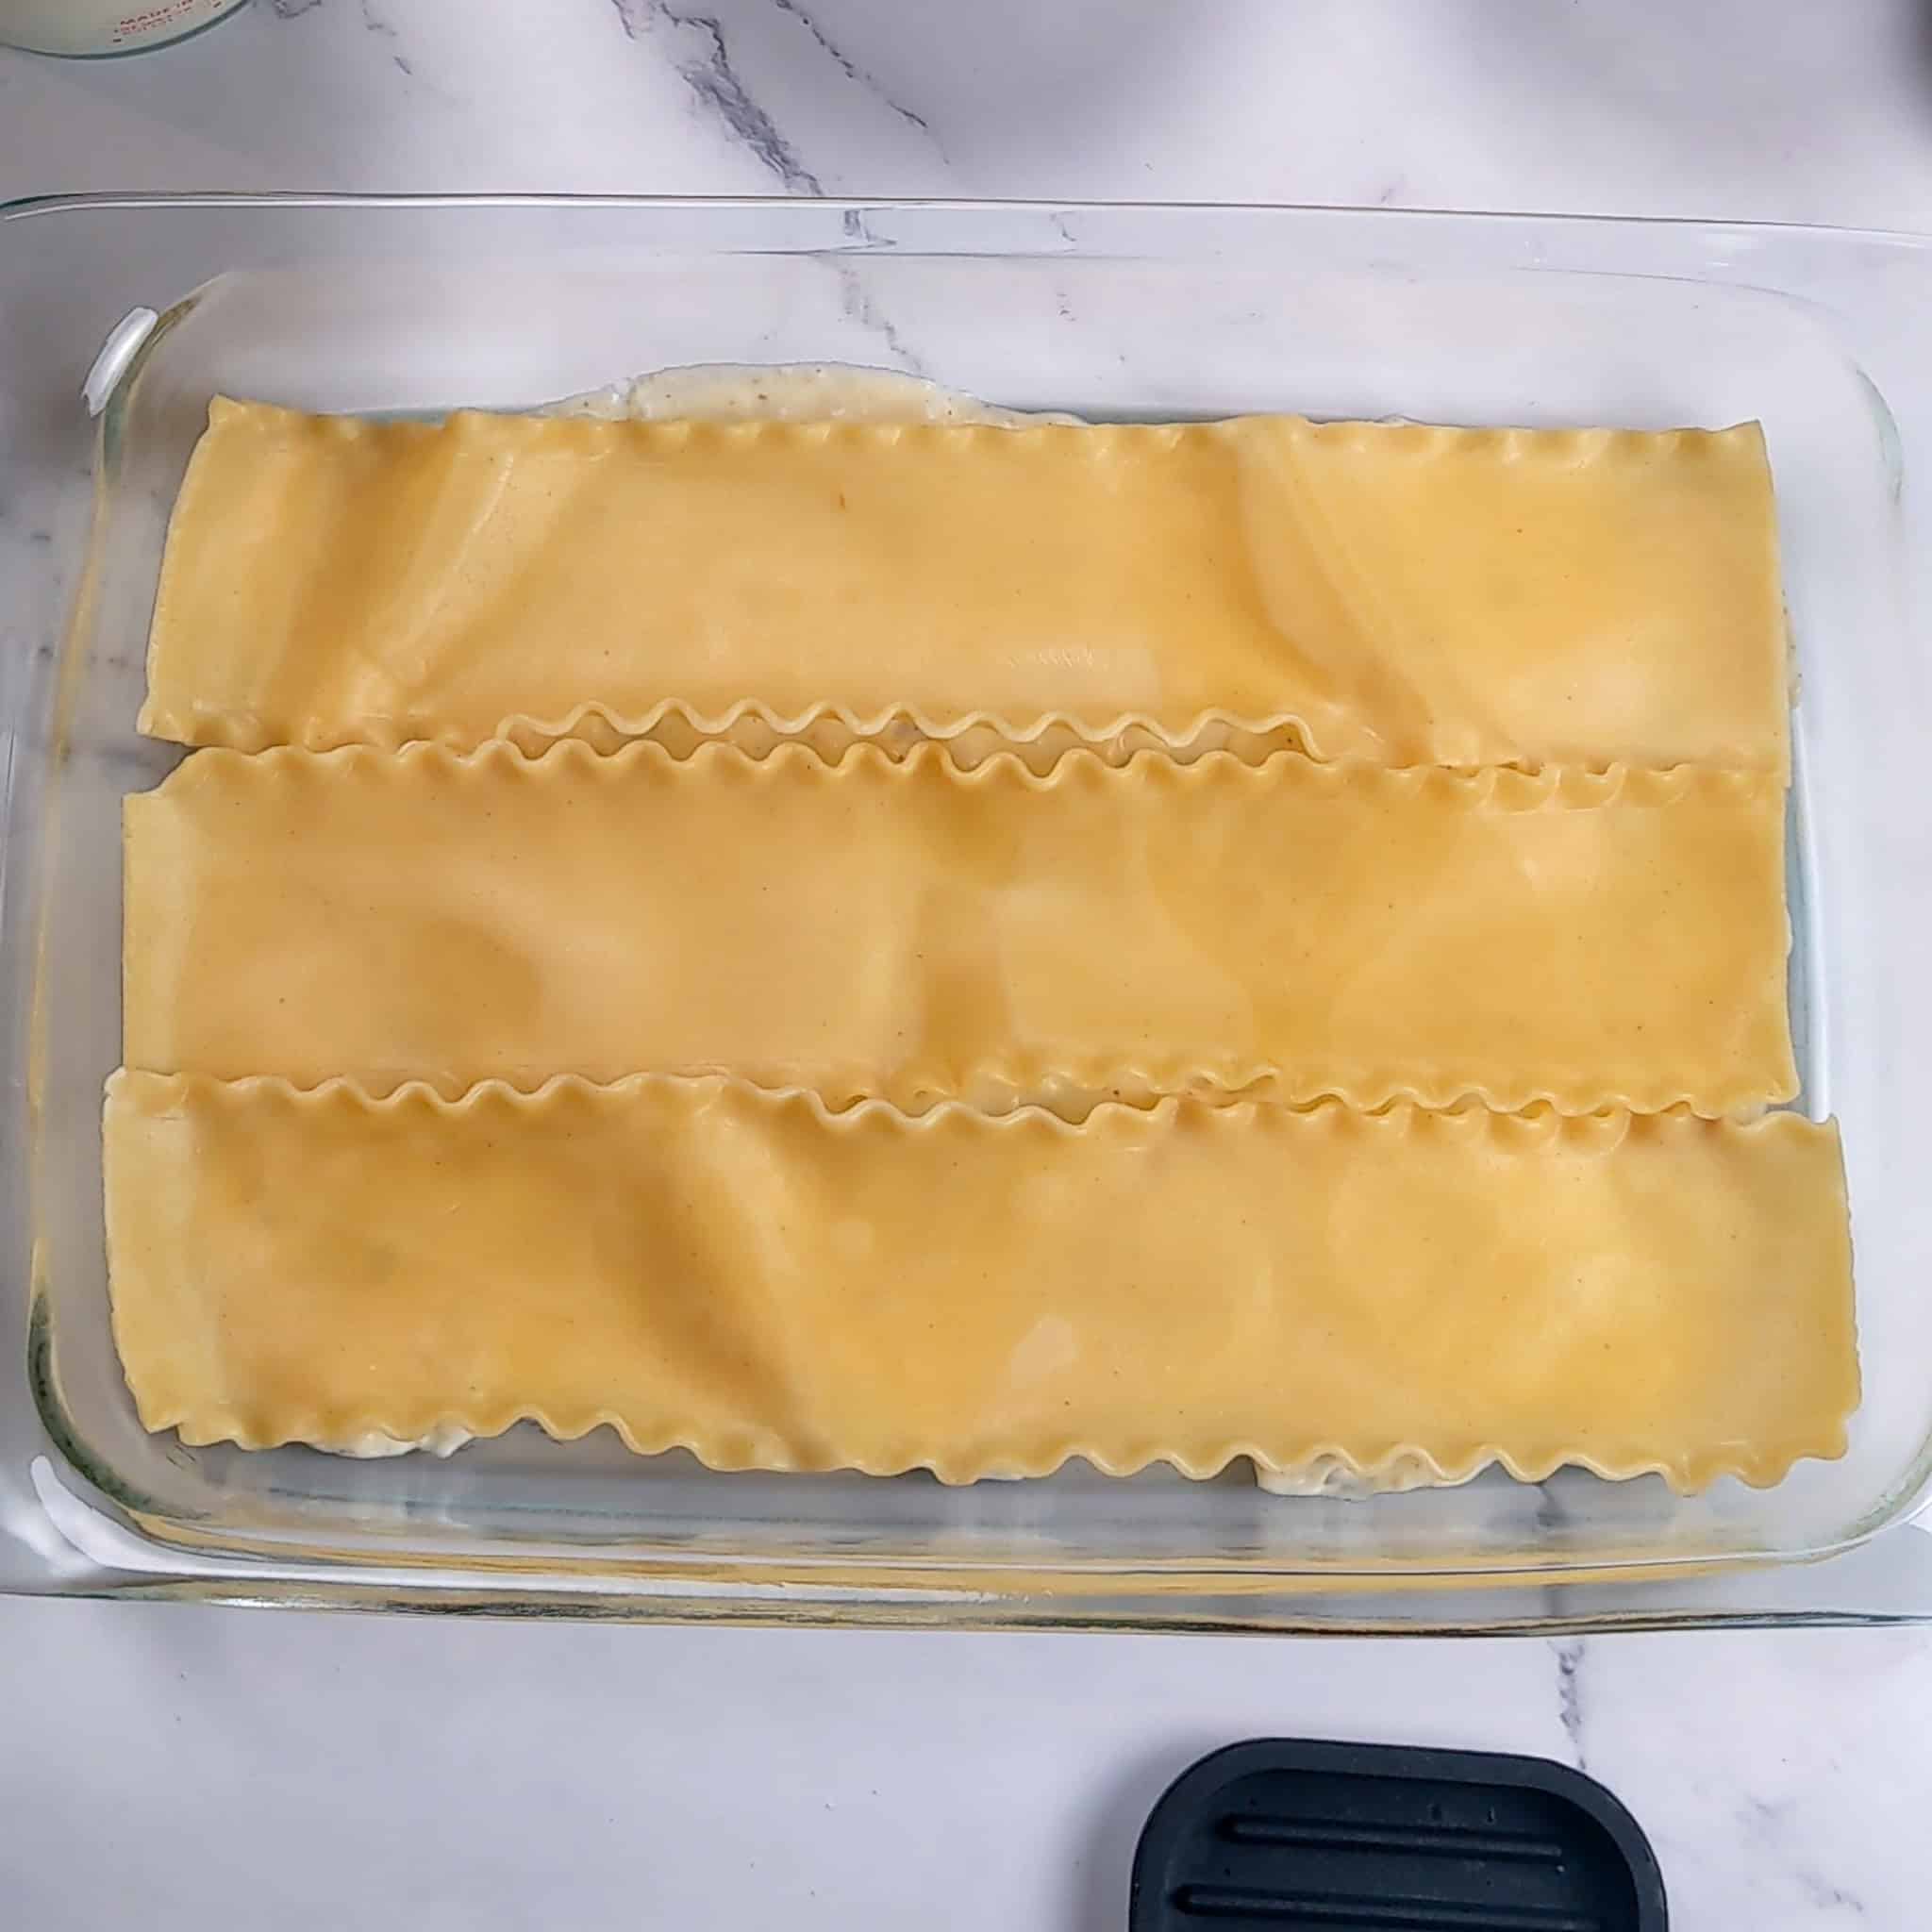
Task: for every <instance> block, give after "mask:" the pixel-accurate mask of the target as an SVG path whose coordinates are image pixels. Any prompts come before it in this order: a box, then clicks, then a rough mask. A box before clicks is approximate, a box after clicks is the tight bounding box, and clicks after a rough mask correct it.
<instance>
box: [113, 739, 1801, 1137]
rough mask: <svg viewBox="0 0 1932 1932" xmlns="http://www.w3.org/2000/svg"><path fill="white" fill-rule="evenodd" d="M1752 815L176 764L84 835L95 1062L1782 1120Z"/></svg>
mask: <svg viewBox="0 0 1932 1932" xmlns="http://www.w3.org/2000/svg"><path fill="white" fill-rule="evenodd" d="M1783 826H1784V819H1783V800H1782V792H1781V788H1780V785H1779V783H1778V781H1777V780H1776V779H1775V778H1773V777H1770V776H1763V775H1754V774H1736V773H1721V772H1707V771H1693V770H1689V769H1684V770H1679V771H1676V772H1673V773H1668V774H1657V773H1625V772H1613V773H1610V774H1606V775H1600V776H1593V775H1591V774H1583V773H1577V772H1574V771H1565V772H1561V773H1557V772H1544V773H1541V774H1524V773H1521V772H1515V771H1507V770H1506V771H1491V772H1485V773H1481V774H1457V773H1452V772H1446V771H1441V770H1434V769H1418V770H1412V771H1402V772H1391V771H1386V770H1382V769H1378V768H1374V767H1361V766H1355V767H1349V766H1336V765H1321V764H1316V763H1313V762H1311V761H1310V760H1308V759H1307V758H1301V757H1298V756H1295V755H1292V754H1290V755H1285V756H1282V757H1278V758H1274V759H1273V760H1271V761H1269V762H1267V763H1266V764H1264V765H1261V766H1259V767H1255V766H1250V765H1247V764H1245V763H1243V762H1241V760H1239V759H1237V758H1232V757H1228V756H1225V755H1218V756H1215V757H1212V758H1207V759H1204V760H1203V761H1201V762H1199V763H1197V764H1195V765H1192V766H1191V767H1188V768H1185V769H1182V768H1177V767H1176V766H1174V764H1172V763H1171V762H1170V761H1168V760H1166V759H1163V758H1156V757H1147V758H1140V759H1137V760H1135V761H1134V762H1133V763H1132V764H1131V765H1129V766H1127V767H1125V768H1124V769H1120V770H1115V769H1109V768H1108V767H1106V766H1104V765H1102V764H1101V763H1100V762H1099V761H1098V760H1096V759H1095V758H1092V757H1091V756H1090V755H1087V754H1084V753H1080V754H1074V755H1073V756H1071V757H1070V758H1067V759H1065V760H1063V761H1062V762H1061V763H1060V764H1059V766H1058V768H1057V769H1056V771H1055V773H1054V774H1053V775H1052V776H1051V777H1049V778H1046V779H1041V778H1037V777H1035V776H1033V775H1031V774H1028V773H1027V772H1026V771H1025V770H1024V768H1023V767H1022V766H1020V765H1019V764H1018V763H1017V762H1016V761H1015V760H1014V759H1012V758H996V759H994V760H992V761H991V762H990V763H988V764H986V765H984V766H982V767H980V768H979V769H978V770H977V771H975V772H974V773H972V774H961V773H960V772H958V770H956V769H955V768H954V766H953V765H952V763H951V762H950V761H949V760H948V759H947V758H946V757H945V756H944V754H943V752H942V751H941V749H940V748H939V747H935V746H927V747H925V748H924V749H923V750H922V751H919V752H916V753H915V754H914V755H913V756H912V757H911V758H909V759H908V760H907V761H906V762H904V763H899V764H894V763H892V762H891V761H890V760H888V759H887V758H884V757H883V756H882V755H880V754H879V753H877V752H875V751H874V750H872V749H870V748H866V747H861V748H859V749H858V750H855V751H854V752H852V753H851V754H850V755H849V756H848V757H847V758H845V759H844V760H843V762H842V763H841V764H839V765H836V766H834V765H828V764H827V763H825V762H824V760H823V759H822V758H819V757H817V756H816V755H815V754H813V753H811V752H809V751H807V750H805V749H804V748H802V747H797V746H787V747H781V748H780V749H779V750H778V751H777V752H775V753H774V754H773V755H772V756H771V757H770V758H767V759H764V760H761V761H760V760H754V759H751V758H746V757H744V756H743V755H741V753H739V752H737V751H736V750H734V749H732V748H731V747H729V746H726V745H723V744H712V745H708V746H706V747H704V748H702V749H701V750H700V751H699V752H698V753H697V754H696V755H695V756H694V757H693V758H691V760H689V761H688V762H680V761H677V760H675V759H673V758H670V757H669V756H668V755H667V754H665V753H664V752H663V751H661V750H660V749H659V748H658V746H656V745H654V744H650V743H637V744H633V745H631V746H629V747H628V748H626V749H625V750H624V751H622V752H620V753H618V754H616V755H615V756H612V757H602V756H599V755H597V754H594V753H592V752H591V750H589V748H587V747H586V746H584V745H582V744H577V743H568V742H567V743H563V744H559V745H558V746H556V747H554V748H553V749H552V750H550V751H549V752H547V753H546V754H545V755H543V756H542V757H541V758H535V759H530V758H525V757H524V756H522V755H521V754H519V753H518V752H516V751H514V750H513V749H511V748H509V747H507V746H504V745H500V744H499V745H492V746H489V747H486V748H485V749H484V750H482V751H480V752H478V753H475V754H473V755H467V756H458V755H454V754H450V753H447V752H444V751H442V750H441V749H438V748H436V747H432V746H418V747H416V748H414V749H412V750H410V751H407V752H404V753H402V754H400V755H396V754H387V753H380V752H376V751H374V750H370V749H367V748H351V749H345V750H341V751H336V752H331V753H325V754H310V753H304V752H296V751H279V752H272V753H268V754H264V755H260V756H254V757H250V756H243V755H242V754H238V753H234V752H226V751H211V752H206V753H203V754H201V755H199V756H197V757H195V758H191V759H190V760H188V762H187V763H186V764H185V765H183V766H182V767H181V768H180V769H179V770H178V771H177V772H175V774H173V775H172V776H171V777H170V778H169V779H168V780H167V781H166V782H165V783H164V784H163V785H162V786H161V787H160V788H159V789H158V791H154V792H151V793H147V794H145V795H142V796H139V797H134V798H130V799H129V800H128V801H127V804H126V872H127V878H126V920H125V947H126V951H125V1058H126V1060H127V1062H128V1063H129V1064H130V1065H132V1066H136V1067H142V1068H146V1069H149V1070H153V1071H158V1072H173V1071H186V1072H198V1073H205V1074H215V1075H219V1076H223V1077H230V1078H233V1077H242V1076H245V1075H251V1074H282V1075H286V1076H288V1077H289V1078H291V1079H293V1080H294V1081H296V1082H297V1083H299V1084H302V1085H311V1084H314V1083H316V1082H318V1081H321V1080H325V1079H327V1078H330V1077H332V1076H335V1075H339V1074H340V1075H346V1076H349V1077H352V1078H355V1079H357V1080H358V1081H360V1082H362V1083H364V1084H366V1085H368V1086H369V1087H371V1088H372V1089H374V1090H376V1091H385V1090H387V1089H389V1088H391V1087H393V1086H395V1085H397V1084H398V1083H401V1082H403V1081H406V1080H409V1079H423V1080H425V1081H428V1082H430V1083H432V1084H434V1085H435V1086H436V1087H437V1088H439V1089H440V1090H441V1091H444V1092H447V1093H450V1094H456V1093H459V1092H460V1091H462V1090H463V1089H464V1088H466V1087H467V1086H469V1085H470V1084H471V1083H472V1082H473V1081H475V1080H478V1079H483V1078H489V1077H492V1076H500V1077H503V1078H506V1079H508V1080H509V1081H511V1082H512V1083H513V1084H515V1085H519V1086H525V1087H528V1086H533V1085H535V1084H537V1083H538V1082H540V1081H541V1080H542V1079H544V1078H546V1077H547V1076H549V1075H550V1074H559V1073H568V1074H581V1075H584V1076H587V1077H589V1078H591V1079H595V1080H605V1081H608V1080H613V1079H618V1078H621V1077H623V1076H625V1075H626V1074H633V1073H639V1072H685V1073H697V1072H710V1071H718V1072H731V1073H737V1074H744V1075H746V1076H748V1077H750V1078H752V1079H753V1080H755V1081H757V1082H759V1083H762V1084H765V1085H769V1086H787V1085H794V1084H795V1085H799V1086H804V1087H808V1088H811V1089H813V1090H815V1091H818V1092H820V1093H821V1094H823V1095H824V1097H826V1098H827V1099H829V1100H831V1101H833V1102H834V1103H839V1102H843V1101H845V1100H849V1099H853V1098H858V1097H861V1096H865V1095H874V1094H876V1095H883V1096H885V1097H887V1098H889V1099H891V1100H893V1101H895V1102H897V1103H899V1104H901V1105H903V1106H907V1107H914V1108H916V1107H919V1106H923V1105H924V1104H926V1103H927V1102H929V1101H931V1100H933V1099H936V1098H941V1097H945V1096H949V1095H950V1096H959V1097H965V1098H969V1099H972V1100H974V1101H976V1102H978V1103H979V1104H981V1105H984V1106H988V1107H991V1108H998V1107H1001V1106H1004V1105H1009V1104H1011V1103H1012V1102H1013V1101H1015V1100H1024V1099H1027V1098H1033V1099H1045V1100H1056V1099H1058V1098H1059V1097H1061V1096H1062V1095H1063V1094H1064V1093H1066V1092H1068V1091H1074V1092H1086V1093H1105V1092H1112V1093H1115V1094H1117V1095H1125V1096H1128V1097H1151V1096H1154V1095H1157V1094H1159V1093H1163V1092H1175V1091H1189V1090H1191V1089H1216V1090H1224V1091H1229V1090H1241V1089H1244V1088H1248V1087H1250V1086H1252V1085H1254V1083H1257V1082H1258V1083H1260V1084H1259V1086H1258V1087H1257V1089H1256V1091H1257V1093H1258V1094H1261V1095H1265V1096H1267V1097H1271V1098H1274V1099H1277V1100H1289V1101H1294V1102H1300V1101H1306V1100H1308V1099H1311V1098H1314V1097H1317V1096H1320V1095H1323V1094H1331V1093H1332V1094H1337V1095H1341V1096H1342V1097H1344V1098H1346V1099H1348V1100H1350V1101H1352V1102H1354V1103H1355V1104H1357V1105H1359V1106H1377V1105H1380V1104H1382V1103H1383V1102H1385V1101H1387V1100H1388V1099H1390V1098H1391V1097H1392V1096H1401V1095H1412V1096H1413V1097H1415V1098H1417V1099H1420V1100H1422V1101H1424V1103H1426V1104H1429V1105H1437V1106H1440V1105H1446V1104H1449V1103H1451V1102H1454V1101H1455V1100H1457V1098H1459V1097H1461V1096H1464V1095H1475V1096H1478V1097H1480V1098H1482V1099H1484V1100H1485V1101H1487V1102H1489V1103H1490V1104H1491V1105H1492V1106H1495V1107H1499V1108H1517V1107H1521V1106H1524V1105H1527V1104H1529V1103H1532V1102H1534V1101H1536V1100H1539V1099H1542V1098H1548V1099H1551V1100H1553V1101H1554V1102H1555V1103H1556V1104H1557V1106H1558V1107H1559V1108H1562V1109H1564V1110H1566V1111H1584V1110H1589V1109H1592V1108H1603V1107H1607V1106H1627V1107H1633V1108H1640V1109H1655V1108H1663V1107H1667V1106H1671V1105H1674V1104H1677V1103H1680V1102H1682V1103H1688V1104H1689V1105H1691V1107H1692V1108H1695V1109H1696V1110H1697V1111H1699V1112H1703V1113H1707V1114H1718V1113H1723V1112H1726V1111H1729V1110H1733V1109H1737V1108H1744V1107H1748V1106H1751V1105H1755V1104H1759V1103H1762V1102H1765V1101H1768V1100H1776V1099H1781V1098H1784V1097H1787V1096H1789V1095H1790V1093H1791V1092H1792V1091H1794V1089H1795V1085H1796V1075H1795V1069H1794V1066H1793V1061H1792V1055H1791V1046H1790V1037H1789V1028H1788V1022H1787V1018H1786V1003H1785V955H1786V946H1787V929H1786V923H1785V911H1784V900H1783V864H1782V843H1783Z"/></svg>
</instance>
